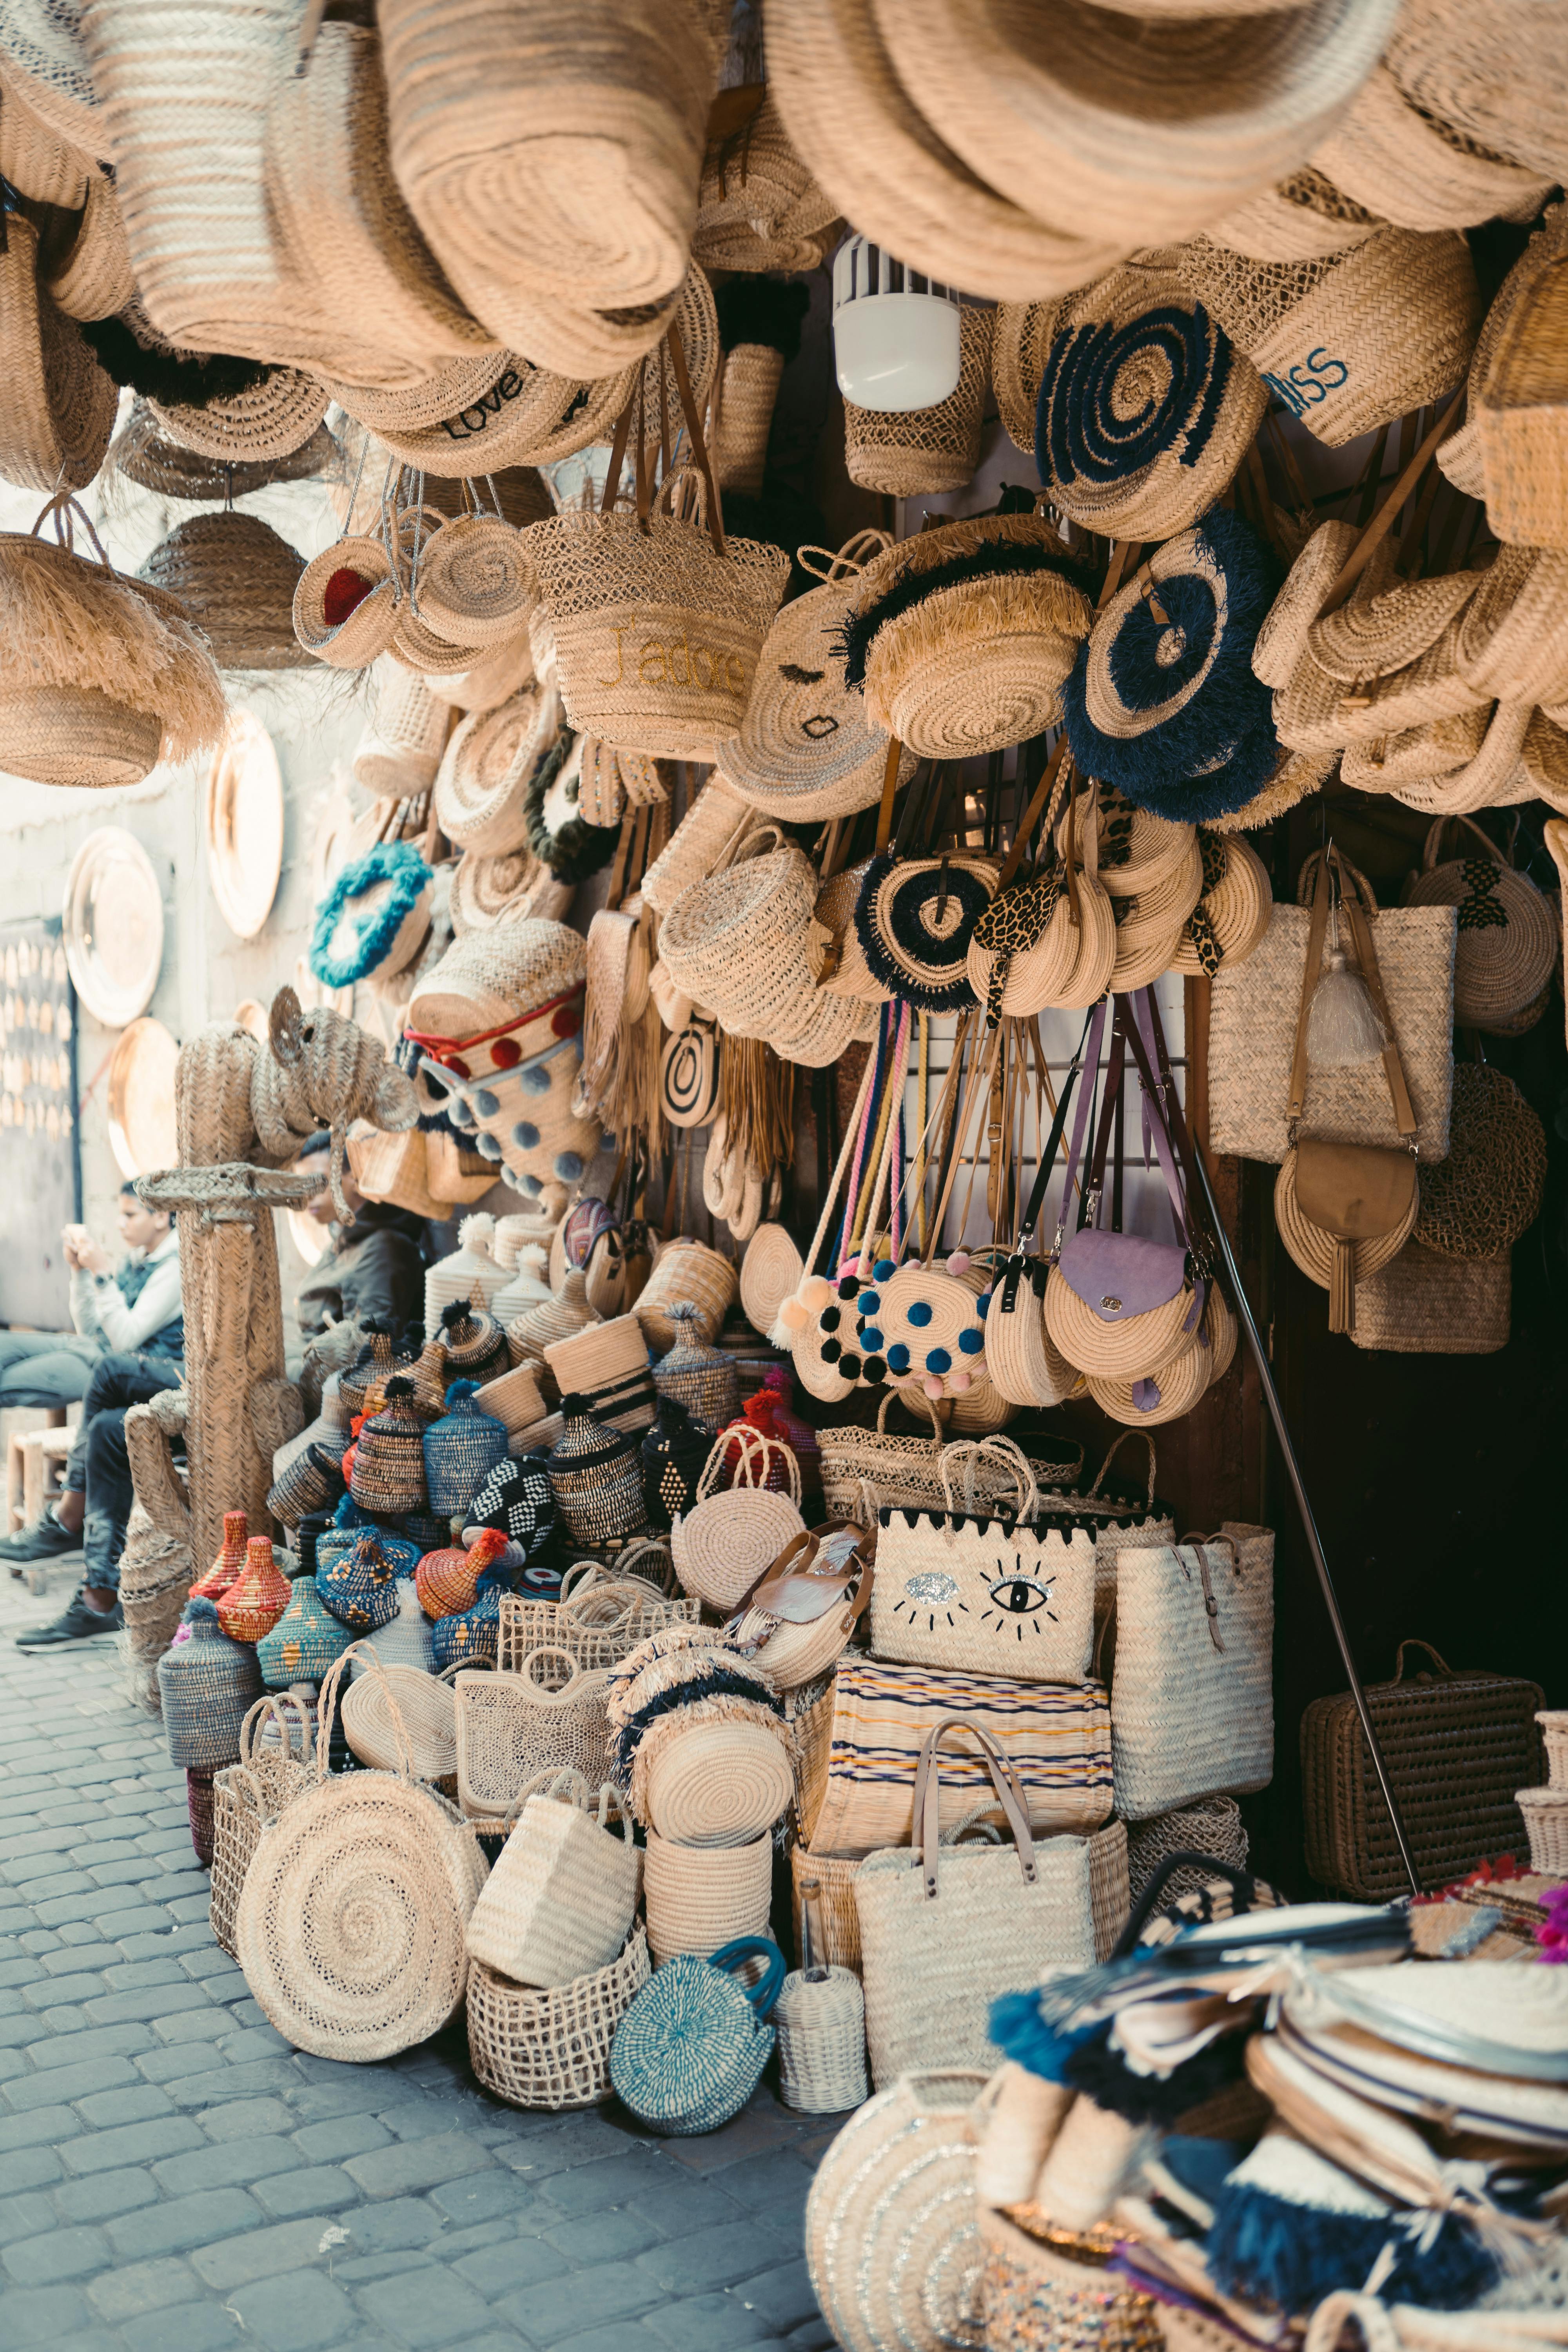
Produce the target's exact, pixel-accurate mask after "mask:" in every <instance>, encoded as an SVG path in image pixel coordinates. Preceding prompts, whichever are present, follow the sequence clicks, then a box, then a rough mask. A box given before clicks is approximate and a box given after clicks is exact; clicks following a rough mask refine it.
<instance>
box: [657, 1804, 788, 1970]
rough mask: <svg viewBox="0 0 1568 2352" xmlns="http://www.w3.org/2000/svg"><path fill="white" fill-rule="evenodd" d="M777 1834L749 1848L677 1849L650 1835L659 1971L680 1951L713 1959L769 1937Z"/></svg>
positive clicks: (765, 1835)
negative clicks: (744, 1939) (736, 1942)
mask: <svg viewBox="0 0 1568 2352" xmlns="http://www.w3.org/2000/svg"><path fill="white" fill-rule="evenodd" d="M643 1895H644V1899H645V1902H646V1905H647V1939H648V1942H649V1944H650V1945H651V1946H652V1948H653V1958H654V1966H655V1967H656V1968H659V1967H662V1966H663V1964H664V1962H665V1961H666V1960H668V1959H669V1958H672V1956H673V1955H674V1954H675V1953H677V1952H698V1953H701V1954H704V1955H706V1954H708V1953H710V1952H716V1951H718V1950H720V1949H721V1947H722V1946H723V1945H725V1944H728V1943H731V1942H732V1941H733V1939H734V1937H737V1936H765V1935H766V1934H767V1931H768V1912H769V1909H770V1906H771V1904H772V1899H773V1832H771V1831H769V1830H764V1831H763V1834H762V1836H761V1837H759V1838H753V1839H752V1843H750V1844H749V1845H721V1846H711V1845H710V1846H689V1845H672V1844H671V1843H669V1841H668V1839H667V1838H661V1837H660V1836H659V1834H658V1831H657V1830H649V1832H648V1833H647V1854H646V1856H645V1858H644V1864H643Z"/></svg>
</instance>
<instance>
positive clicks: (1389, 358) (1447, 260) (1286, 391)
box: [1176, 228, 1481, 449]
mask: <svg viewBox="0 0 1568 2352" xmlns="http://www.w3.org/2000/svg"><path fill="white" fill-rule="evenodd" d="M1176 263H1177V267H1178V268H1179V269H1180V271H1181V273H1182V276H1183V277H1184V278H1185V280H1186V282H1187V284H1188V286H1189V287H1190V288H1191V289H1192V290H1193V292H1194V294H1196V295H1197V296H1198V297H1199V298H1200V299H1202V301H1203V302H1205V304H1206V306H1207V307H1208V309H1209V310H1211V311H1212V312H1213V314H1214V316H1215V318H1216V319H1217V320H1219V322H1220V324H1221V326H1222V327H1224V329H1225V331H1226V333H1227V334H1228V335H1229V337H1230V339H1231V341H1233V342H1234V343H1236V344H1237V345H1238V346H1239V347H1240V349H1241V350H1242V351H1244V352H1247V354H1248V356H1249V357H1250V359H1251V361H1252V363H1253V365H1254V366H1255V367H1256V368H1257V369H1258V373H1259V374H1260V375H1262V376H1263V377H1264V378H1265V380H1266V381H1267V383H1268V386H1269V388H1270V389H1271V390H1272V391H1275V392H1277V393H1278V394H1279V397H1280V399H1281V400H1282V401H1284V403H1285V404H1286V406H1287V407H1289V409H1290V410H1291V411H1292V412H1293V414H1294V415H1296V416H1297V417H1298V418H1299V420H1300V423H1301V424H1302V425H1305V426H1306V428H1307V430H1308V432H1309V433H1310V434H1312V435H1313V436H1315V437H1316V438H1317V439H1318V440H1320V441H1326V442H1327V443H1328V444H1329V446H1331V448H1336V449H1337V448H1341V447H1342V446H1343V445H1344V443H1345V442H1347V441H1352V440H1354V438H1355V436H1357V434H1359V433H1368V432H1371V431H1372V430H1373V428H1374V427H1375V426H1377V425H1387V424H1391V423H1392V422H1393V420H1394V417H1396V416H1404V415H1407V414H1408V412H1409V411H1410V410H1411V409H1413V408H1419V407H1420V406H1421V405H1422V404H1423V403H1425V402H1426V401H1433V400H1436V399H1438V398H1440V397H1441V395H1442V394H1445V393H1447V392H1451V391H1452V390H1453V388H1454V386H1455V384H1457V383H1458V381H1459V378H1460V377H1461V376H1462V375H1463V374H1464V373H1465V370H1466V368H1467V367H1468V364H1469V359H1470V353H1471V352H1472V351H1473V350H1474V348H1475V341H1476V331H1477V329H1478V327H1479V324H1480V317H1481V299H1480V291H1479V288H1478V286H1477V284H1476V273H1475V267H1474V264H1473V263H1472V262H1471V259H1470V252H1469V247H1468V246H1467V244H1466V243H1465V240H1464V238H1463V237H1462V236H1459V235H1458V232H1457V231H1455V230H1452V229H1444V230H1438V231H1435V232H1433V233H1431V234H1429V235H1423V234H1421V233H1420V232H1418V231H1416V230H1414V229H1405V228H1385V229H1379V230H1378V231H1377V233H1376V234H1375V235H1374V236H1369V237H1366V238H1365V239H1363V242H1362V243H1361V244H1359V245H1355V246H1352V247H1351V248H1350V249H1349V251H1348V252H1343V253H1331V254H1324V255H1322V256H1321V257H1320V258H1318V259H1317V260H1308V261H1296V262H1289V263H1287V262H1261V261H1250V260H1248V259H1247V257H1245V256H1244V255H1242V254H1239V253H1235V252H1233V251H1231V250H1230V249H1229V248H1228V247H1226V246H1223V245H1218V244H1216V243H1215V240H1214V239H1213V238H1212V237H1209V236H1194V237H1191V238H1190V239H1189V240H1188V242H1187V243H1186V244H1185V245H1184V246H1182V247H1180V248H1179V249H1178V252H1177V256H1176Z"/></svg>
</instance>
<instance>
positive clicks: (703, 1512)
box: [669, 1426, 805, 1609]
mask: <svg viewBox="0 0 1568 2352" xmlns="http://www.w3.org/2000/svg"><path fill="white" fill-rule="evenodd" d="M731 1457H732V1458H733V1468H732V1471H731V1472H730V1474H729V1475H730V1476H731V1478H732V1481H733V1483H732V1484H729V1485H726V1483H725V1481H726V1471H727V1465H729V1464H730V1463H731ZM775 1463H776V1464H778V1465H781V1466H782V1467H783V1469H784V1472H785V1475H786V1476H787V1478H788V1482H789V1491H788V1493H787V1494H782V1495H781V1494H778V1493H775V1492H774V1491H773V1489H772V1488H771V1487H770V1486H768V1484H767V1483H766V1481H767V1479H768V1475H769V1473H770V1471H771V1470H772V1469H773V1465H774V1464H775ZM804 1529H805V1520H804V1519H803V1518H802V1517H801V1515H800V1468H799V1465H798V1464H797V1463H796V1461H795V1455H794V1454H793V1453H792V1452H791V1450H790V1448H789V1447H788V1446H787V1445H784V1444H780V1443H779V1442H778V1441H777V1440H776V1439H774V1438H771V1437H764V1436H763V1433H762V1432H761V1431H760V1430H752V1429H750V1428H747V1427H745V1426H737V1428H735V1429H732V1430H726V1431H724V1432H723V1433H721V1436H720V1437H719V1439H718V1441H717V1443H716V1444H714V1446H713V1449H712V1451H711V1453H710V1454H709V1457H708V1461H707V1465H706V1466H705V1467H704V1469H703V1473H702V1475H701V1477H700V1480H699V1481H698V1486H697V1500H696V1502H695V1504H694V1506H693V1507H692V1508H691V1510H690V1511H689V1512H687V1513H686V1514H685V1515H684V1516H683V1517H680V1518H678V1519H677V1520H676V1522H675V1524H674V1526H673V1527H672V1528H670V1531H669V1556H670V1558H671V1559H672V1560H673V1561H674V1562H675V1573H676V1575H677V1576H678V1577H679V1580H680V1587H681V1590H682V1591H684V1592H689V1593H690V1594H692V1595H693V1596H694V1597H695V1598H696V1599H697V1600H699V1601H706V1602H707V1603H708V1605H709V1607H710V1608H712V1609H734V1608H735V1607H737V1606H738V1604H739V1603H740V1601H742V1599H743V1598H744V1596H745V1594H746V1593H747V1592H749V1591H751V1589H752V1585H754V1584H755V1583H756V1581H757V1579H758V1577H759V1576H762V1575H765V1574H766V1572H767V1570H769V1569H770V1568H771V1567H772V1566H773V1562H774V1561H775V1560H776V1559H777V1558H778V1556H779V1554H780V1552H781V1551H782V1550H783V1549H784V1546H785V1545H786V1544H787V1543H789V1542H790V1541H791V1540H792V1539H793V1538H795V1536H798V1535H800V1534H801V1533H802V1532H803V1531H804Z"/></svg>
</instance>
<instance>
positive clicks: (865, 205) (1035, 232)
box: [767, 0, 1137, 302]
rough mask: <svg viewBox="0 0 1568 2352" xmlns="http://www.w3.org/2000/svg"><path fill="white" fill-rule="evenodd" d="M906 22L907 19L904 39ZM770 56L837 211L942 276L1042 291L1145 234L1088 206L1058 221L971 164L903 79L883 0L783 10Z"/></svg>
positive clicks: (977, 290) (842, 0)
mask: <svg viewBox="0 0 1568 2352" xmlns="http://www.w3.org/2000/svg"><path fill="white" fill-rule="evenodd" d="M903 29H904V27H903V23H902V20H901V19H900V24H899V34H900V43H901V40H902V36H903ZM767 63H768V82H769V87H770V89H771V90H772V92H773V97H774V98H775V99H776V100H777V101H778V107H779V111H780V113H781V114H782V116H783V117H784V127H785V129H786V130H787V131H788V133H789V135H790V138H791V139H792V140H793V141H794V142H795V147H796V148H797V149H798V151H799V152H800V154H801V155H802V156H803V157H804V159H805V162H806V163H807V164H808V165H809V166H810V168H811V170H812V172H813V173H815V175H816V179H817V180H818V182H819V183H820V184H821V185H822V187H823V189H824V190H825V191H826V194H828V195H829V196H830V197H831V198H832V200H833V202H834V204H835V205H837V208H838V210H839V211H840V212H841V213H843V214H844V215H846V217H847V219H849V220H852V221H853V222H854V223H855V225H856V226H857V227H858V229H859V230H860V231H861V233H862V234H863V235H864V236H868V237H869V238H871V240H872V241H873V243H875V244H877V245H879V246H882V247H885V248H886V250H887V251H888V252H889V253H891V254H896V255H897V256H898V257H899V259H900V261H902V262H904V263H905V264H906V265H907V266H908V267H909V268H913V269H918V270H922V271H924V272H925V273H926V274H927V275H929V276H930V277H931V278H936V279H938V280H939V281H940V282H941V283H942V284H943V285H947V286H958V287H963V289H965V290H966V291H967V292H969V293H971V294H978V295H983V296H985V297H987V298H989V299H992V300H994V301H999V302H1009V301H1016V302H1032V301H1036V300H1040V299H1047V298H1049V297H1050V296H1051V295H1054V294H1065V293H1067V292H1068V291H1069V290H1070V289H1072V288H1074V287H1077V286H1082V285H1084V284H1085V283H1086V282H1087V281H1088V280H1089V278H1096V277H1098V276H1099V275H1100V272H1101V271H1102V270H1106V269H1109V268H1111V266H1112V265H1113V263H1115V262H1116V261H1118V260H1120V259H1121V255H1122V254H1123V253H1124V252H1125V251H1126V250H1127V247H1129V246H1130V245H1131V244H1133V243H1134V242H1136V241H1137V240H1136V239H1135V238H1132V237H1128V238H1125V239H1123V240H1122V241H1121V243H1117V242H1115V241H1114V233H1111V234H1109V235H1102V234H1100V232H1099V230H1098V228H1097V230H1096V233H1095V234H1094V235H1093V236H1085V235H1084V233H1083V230H1082V227H1081V222H1082V221H1084V220H1086V219H1093V218H1094V217H1095V215H1094V212H1093V209H1092V207H1089V206H1086V207H1084V209H1083V210H1082V211H1081V212H1080V213H1079V214H1078V215H1076V216H1075V219H1074V220H1073V221H1072V222H1069V223H1068V225H1067V226H1065V227H1056V226H1051V225H1050V224H1049V223H1048V222H1047V219H1046V218H1045V217H1044V216H1043V215H1037V214H1036V213H1034V212H1032V211H1029V210H1026V209H1024V208H1023V207H1021V206H1020V205H1018V204H1016V202H1013V201H1010V200H1009V199H1008V198H1007V197H1006V196H1004V195H1001V194H998V193H997V192H996V189H995V187H994V185H993V184H992V183H991V177H990V174H989V173H988V172H982V171H980V170H978V169H976V170H971V169H970V167H969V165H968V164H967V163H963V162H962V161H961V160H960V158H959V157H958V156H957V155H956V154H955V153H954V152H953V151H952V147H951V145H949V144H948V143H946V142H944V140H943V139H942V137H941V136H940V135H939V134H938V132H937V131H936V130H934V129H933V128H932V126H931V123H930V122H929V121H927V119H926V116H925V114H924V112H923V111H922V110H921V106H920V105H917V104H916V103H915V101H914V100H913V99H912V98H911V96H910V92H909V90H907V89H905V87H904V84H903V81H902V80H901V79H900V73H899V71H898V70H896V69H895V68H894V64H893V60H892V58H891V56H890V55H889V50H888V48H887V47H886V45H885V43H884V41H883V37H882V35H881V32H880V31H879V26H878V22H877V12H876V7H875V5H874V0H791V5H789V6H788V7H785V8H775V10H774V11H773V16H772V18H771V19H770V21H769V24H768V27H767ZM901 63H902V58H901V51H900V65H901ZM924 96H925V93H924V90H923V89H922V91H921V100H922V102H923V100H924Z"/></svg>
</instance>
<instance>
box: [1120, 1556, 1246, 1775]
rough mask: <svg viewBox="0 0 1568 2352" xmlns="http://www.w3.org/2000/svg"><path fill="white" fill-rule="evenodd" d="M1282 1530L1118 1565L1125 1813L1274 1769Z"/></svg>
mask: <svg viewBox="0 0 1568 2352" xmlns="http://www.w3.org/2000/svg"><path fill="white" fill-rule="evenodd" d="M1273 1650H1274V1538H1273V1535H1272V1533H1271V1532H1270V1531H1269V1529H1268V1528H1248V1527H1243V1526H1241V1525H1239V1524H1237V1523H1235V1522H1227V1523H1226V1525H1225V1526H1224V1527H1223V1528H1221V1529H1220V1531H1219V1533H1218V1535H1216V1536H1193V1537H1190V1538H1188V1539H1187V1540H1186V1541H1185V1542H1184V1543H1182V1544H1162V1545H1160V1546H1159V1547H1158V1548H1157V1549H1145V1548H1143V1547H1142V1546H1139V1545H1135V1544H1126V1545H1123V1547H1122V1549H1121V1551H1120V1553H1119V1554H1118V1556H1117V1562H1116V1668H1115V1673H1114V1675H1113V1676H1112V1678H1111V1690H1112V1696H1111V1702H1110V1753H1111V1763H1112V1769H1113V1771H1114V1774H1115V1780H1116V1810H1117V1811H1118V1813H1120V1814H1121V1816H1122V1818H1123V1819H1124V1820H1128V1821H1143V1820H1147V1819H1148V1818H1149V1817H1150V1816H1151V1815H1152V1814H1155V1813H1167V1812H1171V1811H1174V1810H1175V1809H1176V1808H1177V1807H1179V1806H1183V1805H1188V1804H1192V1803H1194V1802H1195V1801H1197V1800H1198V1799H1199V1798H1201V1797H1210V1796H1215V1795H1217V1794H1219V1793H1222V1792H1226V1791H1228V1792H1231V1793H1234V1792H1236V1791H1237V1790H1243V1791H1245V1790H1252V1789H1263V1788H1267V1787H1268V1782H1269V1780H1270V1779H1271V1777H1272V1775H1273V1771H1274V1701H1273V1683H1272V1675H1273Z"/></svg>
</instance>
